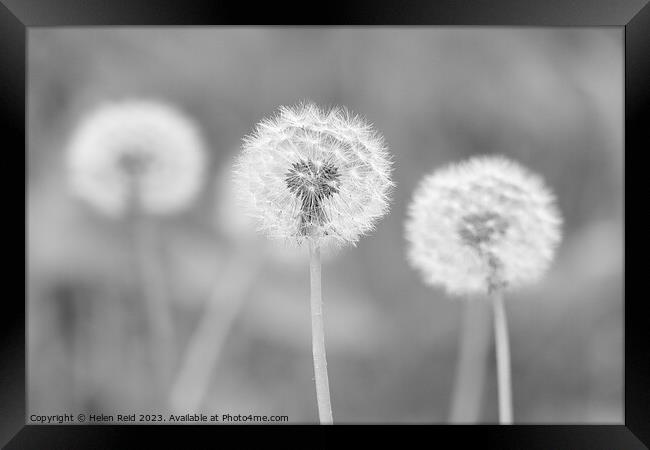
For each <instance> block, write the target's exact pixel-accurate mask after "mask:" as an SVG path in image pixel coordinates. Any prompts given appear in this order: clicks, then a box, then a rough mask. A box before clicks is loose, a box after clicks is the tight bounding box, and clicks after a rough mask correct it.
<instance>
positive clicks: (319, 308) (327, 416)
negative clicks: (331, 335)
mask: <svg viewBox="0 0 650 450" xmlns="http://www.w3.org/2000/svg"><path fill="white" fill-rule="evenodd" d="M309 274H310V281H311V335H312V352H313V355H314V380H315V382H316V399H317V401H318V418H319V420H320V423H321V425H326V424H327V425H329V424H332V423H334V420H333V418H332V406H331V402H330V387H329V380H328V378H327V360H326V357H325V327H324V324H323V298H322V293H321V260H320V246H319V244H318V242H317V241H316V239H313V238H312V239H309Z"/></svg>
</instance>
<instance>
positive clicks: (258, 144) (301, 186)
mask: <svg viewBox="0 0 650 450" xmlns="http://www.w3.org/2000/svg"><path fill="white" fill-rule="evenodd" d="M390 172H391V161H390V158H389V155H388V150H387V146H386V144H385V142H384V139H383V137H382V136H380V135H379V134H378V133H377V132H376V131H375V130H374V129H373V127H372V126H371V125H370V124H368V123H367V122H366V121H364V120H363V119H362V118H360V117H359V116H355V115H352V114H351V113H349V112H348V111H347V110H346V109H343V108H338V107H337V108H332V109H329V110H323V109H320V108H319V107H318V106H316V105H315V104H313V103H301V104H298V105H296V106H293V107H281V108H280V109H279V111H278V113H277V114H276V115H275V116H274V117H271V118H268V119H265V120H263V121H262V122H260V123H259V124H258V126H257V127H256V129H255V131H254V132H253V133H252V134H251V135H250V136H247V137H246V138H245V139H244V145H243V151H242V153H241V155H240V157H239V158H238V160H237V162H236V164H235V171H234V173H235V180H236V183H237V187H238V189H237V190H238V194H239V198H240V200H241V203H242V205H244V206H245V208H246V210H247V212H248V214H250V215H251V216H252V217H253V218H254V219H255V222H256V224H257V228H258V230H259V231H262V232H264V233H265V234H266V235H267V236H269V237H271V238H278V239H292V240H296V241H298V242H299V243H300V242H302V241H303V240H304V239H306V238H314V239H318V240H319V241H320V242H321V243H322V244H328V243H333V244H339V245H342V244H346V243H352V244H354V243H356V242H357V240H358V239H359V238H360V237H361V236H362V235H364V234H366V233H368V232H369V231H371V230H372V229H373V227H374V225H375V222H376V220H377V219H379V218H380V217H381V216H383V215H384V214H385V213H386V212H387V211H388V201H389V198H388V196H389V191H390V189H391V187H392V186H393V183H392V181H391V179H390Z"/></svg>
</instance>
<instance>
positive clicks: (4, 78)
mask: <svg viewBox="0 0 650 450" xmlns="http://www.w3.org/2000/svg"><path fill="white" fill-rule="evenodd" d="M304 6H305V5H304V4H302V5H300V4H292V3H286V2H283V3H271V2H265V4H262V5H254V6H251V5H247V4H242V3H239V4H237V3H236V2H223V1H214V0H213V1H185V2H178V1H171V0H157V1H146V0H130V1H128V2H116V1H110V0H57V1H52V0H49V1H48V0H0V111H1V114H2V122H1V123H2V125H3V126H2V130H3V134H4V139H3V141H2V142H4V143H5V144H6V145H7V146H6V148H5V149H4V150H5V151H6V152H12V154H13V155H14V156H16V155H19V152H18V151H14V150H15V149H19V148H24V151H25V153H24V156H25V157H24V158H22V159H20V158H19V157H17V162H16V163H15V164H13V167H18V166H19V164H21V162H20V161H22V164H24V167H25V184H27V170H28V169H27V142H26V125H27V124H26V92H25V90H26V79H25V75H26V39H27V31H28V28H32V27H41V26H96V25H102V26H113V25H231V24H237V23H239V24H246V25H268V24H272V23H276V24H282V25H297V24H310V25H330V24H332V25H333V24H344V25H465V26H486V25H493V26H522V27H527V26H545V27H546V26H562V27H584V26H609V27H622V28H624V36H625V38H624V39H625V44H624V45H625V78H624V79H625V155H624V156H628V155H637V154H639V155H642V154H644V153H647V149H648V146H647V136H648V132H647V130H646V129H647V125H646V123H645V121H644V119H646V118H648V116H649V115H648V112H649V110H650V89H648V87H649V85H650V5H648V0H572V1H569V0H552V1H551V0H546V1H543V2H542V1H539V0H498V1H497V0H472V1H467V0H465V1H461V0H437V1H431V0H429V1H409V2H400V3H398V2H393V3H390V2H376V1H375V2H371V1H356V2H352V1H348V2H345V3H343V2H341V3H340V4H337V3H334V2H330V3H327V4H319V5H318V8H305V7H304ZM643 144H645V145H643ZM630 160H631V158H625V175H628V176H626V177H625V191H626V192H633V191H632V189H628V186H629V185H630V183H633V181H631V177H630V176H629V173H628V171H629V170H632V164H633V163H631V162H630ZM6 172H8V173H6V175H13V176H18V175H17V174H18V171H17V170H15V169H14V170H7V171H6ZM2 178H4V179H3V183H4V184H5V189H6V190H5V191H4V192H6V193H10V192H11V193H13V192H14V191H15V184H14V183H13V182H12V181H11V180H10V176H5V177H2ZM638 192H645V189H641V188H639V189H638ZM25 202H26V197H25ZM626 204H627V203H626ZM11 206H13V205H11ZM16 207H17V206H16ZM23 207H25V211H26V203H24V204H23ZM7 211H8V214H7V215H8V216H10V215H11V214H12V213H13V211H10V210H9V206H7ZM26 214H27V213H26V212H25V223H20V222H19V221H15V219H13V216H11V217H12V218H11V219H9V218H7V219H5V221H10V222H11V223H10V226H11V225H13V226H14V227H15V228H17V229H20V227H21V226H24V228H23V233H25V234H24V236H25V248H24V249H25V254H26V248H27V231H26V230H27V228H26V223H27V221H26V217H27V216H26ZM625 214H626V215H627V208H626V213H625ZM632 223H637V224H638V223H639V221H635V222H632ZM628 224H630V227H628ZM631 226H632V224H631V223H630V221H627V220H626V221H625V231H626V234H627V233H628V230H630V229H631ZM16 233H19V231H16ZM25 258H26V256H25ZM7 259H8V258H7ZM11 261H12V262H13V261H14V260H13V259H11ZM640 266H641V267H642V265H640ZM13 267H17V265H16V264H13ZM626 269H629V270H630V271H629V272H628V270H626V271H625V286H627V281H628V280H631V279H633V278H632V276H629V277H628V275H631V274H632V275H633V274H634V270H633V268H630V267H627V266H626ZM14 270H15V269H14ZM637 270H638V269H637ZM6 276H7V279H12V277H11V274H9V273H6ZM17 277H18V275H16V278H17ZM24 277H25V285H24V286H25V287H24V288H25V297H24V298H25V301H26V300H27V295H28V293H27V291H26V285H27V283H26V278H27V261H26V260H25V265H24ZM624 289H625V288H624ZM624 298H625V319H624V320H625V377H624V380H625V409H624V410H625V419H624V423H623V424H620V425H602V426H600V425H598V426H596V425H575V426H573V425H561V426H556V425H540V426H529V425H513V426H473V427H471V428H468V427H467V426H445V425H438V426H434V427H428V426H426V427H413V428H414V429H417V430H418V431H420V433H422V432H425V433H426V434H427V435H429V436H430V437H429V439H430V441H428V442H430V443H432V444H435V443H436V442H440V443H442V442H444V441H448V442H454V443H456V444H455V445H459V446H461V447H462V446H463V444H466V443H468V442H475V443H478V444H479V445H481V447H494V448H500V449H506V448H513V449H514V448H517V449H545V450H546V449H551V448H552V449H556V450H559V449H571V450H575V449H583V448H584V449H596V448H598V449H600V448H602V449H608V450H613V449H626V450H627V449H638V448H647V447H646V445H650V333H649V332H648V330H649V329H650V327H648V326H646V324H645V323H644V321H645V320H647V317H648V316H647V314H644V313H645V309H644V304H645V303H646V302H647V299H645V298H644V296H642V295H638V296H624ZM2 303H3V312H2V313H1V314H0V333H1V334H2V338H1V340H0V444H3V445H4V444H6V447H5V448H7V449H24V448H28V449H31V448H38V449H45V448H48V449H51V448H65V449H73V448H131V447H133V446H134V445H136V444H135V443H136V442H137V441H138V440H142V439H143V436H144V439H146V442H147V446H149V447H153V446H154V445H156V442H157V441H158V442H161V443H167V444H170V443H175V442H178V443H179V444H180V443H184V444H180V445H187V442H196V441H197V440H199V439H200V440H205V441H206V442H208V443H210V442H211V443H212V444H213V445H214V446H219V445H222V444H224V443H225V441H223V437H224V433H226V434H229V435H232V434H233V433H235V432H236V433H237V434H238V435H240V436H241V435H244V434H248V433H242V431H248V430H250V428H246V427H243V428H242V427H228V426H226V427H223V426H222V427H210V426H182V427H173V426H131V427H129V426H97V425H93V426H90V425H86V426H81V425H65V426H37V425H25V415H26V378H25V377H26V369H25V362H26V355H25V352H26V342H25V340H26V334H25V327H26V310H25V304H24V303H21V302H20V301H19V300H18V298H17V297H15V296H7V297H6V298H5V299H4V300H3V302H2ZM254 428H258V427H254ZM288 428H291V429H292V431H295V428H296V427H294V426H289V427H287V426H284V427H265V430H267V432H268V431H270V434H271V439H273V436H277V439H278V441H279V442H280V443H282V444H291V443H292V441H293V440H286V439H284V438H283V437H281V436H280V435H279V434H278V430H280V429H283V430H286V429H288ZM299 428H300V429H301V430H305V429H309V430H312V431H313V430H315V429H317V428H318V427H316V426H314V427H311V426H300V427H299ZM398 428H400V429H402V428H403V427H398ZM346 429H349V427H326V429H323V428H322V427H321V428H318V430H319V433H321V435H322V436H323V438H324V439H327V438H328V436H326V434H327V435H329V434H334V435H336V434H339V433H340V432H341V430H346ZM383 430H385V428H382V429H381V431H378V432H376V431H375V429H373V431H372V433H367V434H371V435H372V437H378V436H382V435H383V434H384V431H383ZM410 432H411V430H409V431H408V433H410ZM230 437H232V436H230ZM238 439H240V438H238ZM440 439H443V440H440ZM450 440H451V441H450ZM245 441H246V439H242V440H238V441H237V442H238V443H239V444H245ZM296 442H297V443H298V442H299V441H298V440H296ZM303 442H304V441H303ZM425 442H427V441H425ZM318 443H319V445H318V446H320V445H321V444H322V445H325V441H322V440H319V441H318ZM644 443H645V445H644ZM212 444H211V446H212ZM191 446H192V447H194V445H191Z"/></svg>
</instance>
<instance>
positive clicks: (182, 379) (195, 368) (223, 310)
mask: <svg viewBox="0 0 650 450" xmlns="http://www.w3.org/2000/svg"><path fill="white" fill-rule="evenodd" d="M261 263H262V258H261V257H260V255H259V254H257V253H254V252H253V251H252V249H242V250H241V251H240V252H238V253H237V255H236V256H235V257H234V258H233V259H232V261H231V263H230V264H229V265H228V266H227V267H226V268H225V270H224V272H223V274H222V275H221V276H220V277H218V278H217V280H216V282H215V284H214V286H213V288H212V293H211V295H210V298H209V299H208V300H207V302H206V304H205V310H204V312H203V315H202V317H201V319H200V322H199V325H198V326H197V328H196V330H195V331H194V334H193V335H192V338H191V340H190V343H189V344H188V346H187V350H186V352H185V356H184V358H183V361H182V364H181V366H180V369H179V371H178V376H177V378H176V381H175V382H174V384H173V386H172V388H171V391H170V404H171V407H172V410H173V411H174V412H176V413H195V412H197V411H198V410H199V408H200V407H201V404H202V403H203V402H204V401H205V397H206V394H207V392H208V389H209V387H210V379H211V374H212V372H213V371H214V369H215V367H216V366H217V362H218V361H219V357H220V356H221V354H222V351H223V348H224V345H225V343H226V340H227V338H228V335H229V333H230V331H231V329H232V327H233V324H234V323H235V320H236V318H237V316H238V313H239V312H240V311H241V309H242V308H243V307H244V303H245V300H246V298H247V293H248V291H249V290H250V288H251V287H252V286H253V283H252V282H251V281H252V280H253V279H254V278H255V276H256V275H257V274H258V273H259V268H260V266H261Z"/></svg>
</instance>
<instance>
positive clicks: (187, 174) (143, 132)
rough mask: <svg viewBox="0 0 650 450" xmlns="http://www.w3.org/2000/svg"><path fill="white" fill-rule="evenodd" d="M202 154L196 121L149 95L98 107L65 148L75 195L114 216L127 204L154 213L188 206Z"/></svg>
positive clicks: (200, 173)
mask: <svg viewBox="0 0 650 450" xmlns="http://www.w3.org/2000/svg"><path fill="white" fill-rule="evenodd" d="M204 159H205V150H204V145H203V141H202V139H201V136H200V134H199V131H198V129H197V128H196V126H195V125H194V124H193V123H192V121H191V120H190V119H189V118H188V117H186V116H185V115H184V114H182V113H181V112H179V111H177V110H176V109H175V108H173V107H172V106H169V105H166V104H164V103H159V102H154V101H147V100H129V101H122V102H115V103H109V104H105V105H102V106H100V107H98V108H97V109H96V110H95V111H93V112H91V113H90V114H89V115H88V116H87V117H86V118H85V119H84V120H82V121H81V123H80V124H79V125H78V127H77V128H76V130H75V131H74V133H73V135H72V137H71V139H70V143H69V147H68V153H67V163H68V169H69V174H70V186H71V188H72V191H73V192H74V194H75V195H77V196H78V197H80V198H82V199H84V200H86V201H87V202H88V203H89V204H91V205H92V206H94V207H95V208H96V209H98V210H99V211H101V212H103V213H105V214H107V215H110V216H116V217H117V216H120V215H122V214H124V213H125V211H126V210H127V209H128V208H129V207H135V208H138V209H141V210H142V211H143V212H146V213H151V214H167V213H173V212H176V211H178V210H181V209H183V208H184V207H187V206H188V205H189V204H190V203H191V201H192V200H193V198H194V197H195V196H196V194H197V193H198V191H199V189H200V187H201V184H202V179H203V167H204V163H205V161H204Z"/></svg>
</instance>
